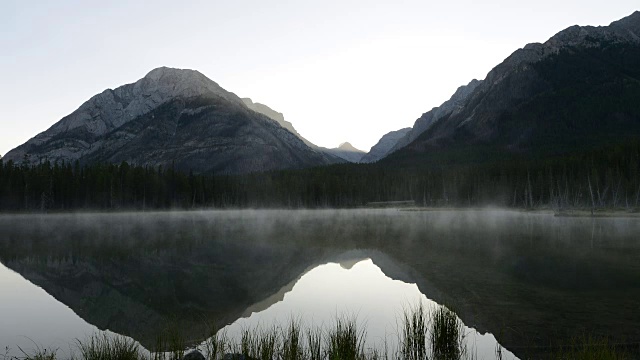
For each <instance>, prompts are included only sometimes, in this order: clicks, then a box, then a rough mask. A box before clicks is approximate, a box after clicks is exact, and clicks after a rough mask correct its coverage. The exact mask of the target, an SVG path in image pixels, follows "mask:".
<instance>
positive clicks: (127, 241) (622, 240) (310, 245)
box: [0, 210, 640, 357]
mask: <svg viewBox="0 0 640 360" xmlns="http://www.w3.org/2000/svg"><path fill="white" fill-rule="evenodd" d="M639 233H640V224H639V222H638V221H637V220H636V219H579V218H555V217H553V216H551V215H546V214H535V213H520V212H509V211H424V212H405V211H397V210H303V211H274V210H264V211H258V210H255V211H252V210H247V211H202V212H177V213H131V214H127V213H123V214H69V215H45V216H32V215H17V216H0V234H2V235H1V237H0V261H1V262H2V264H4V265H5V266H6V267H8V268H10V269H12V270H13V271H16V272H17V273H19V274H20V275H21V276H22V277H24V278H25V279H27V280H28V281H30V282H31V283H33V284H35V285H37V286H39V287H41V288H42V289H44V290H45V291H46V292H47V293H48V294H50V295H51V296H53V297H54V298H55V299H57V300H58V301H59V302H61V303H63V304H65V305H66V306H68V307H69V308H70V309H71V310H73V312H75V313H76V314H78V315H79V316H80V317H81V318H82V319H84V320H86V321H87V322H88V323H90V324H93V325H95V326H96V327H97V328H99V329H110V330H112V331H114V332H117V333H120V334H124V335H127V336H131V337H132V338H134V339H136V340H138V341H140V342H141V343H142V344H143V345H145V346H147V347H149V346H150V345H152V344H153V342H154V340H155V336H156V335H157V334H158V332H159V331H162V329H165V328H166V327H167V325H168V324H170V325H171V326H172V327H173V328H176V330H179V331H181V332H182V333H183V334H185V335H186V336H187V337H188V338H189V339H190V340H193V341H200V340H202V336H203V334H205V329H206V324H205V323H206V321H205V320H215V321H216V325H217V327H218V328H222V327H224V326H225V325H227V324H230V323H232V322H234V321H235V320H237V319H238V318H240V317H242V316H243V315H249V314H251V312H256V311H260V310H264V309H268V308H269V306H270V305H271V304H272V303H274V302H277V301H279V300H281V299H282V298H283V297H284V294H286V293H287V291H289V290H290V289H291V288H292V287H293V286H294V285H295V284H296V281H297V280H298V279H300V278H301V277H303V276H304V274H305V273H307V272H309V271H311V269H313V268H315V267H316V266H319V265H322V264H326V263H327V262H343V263H344V264H346V263H347V261H345V259H344V258H342V259H341V257H344V254H350V253H353V252H354V251H355V252H357V254H358V255H357V256H355V258H351V259H346V260H359V259H363V258H370V259H371V260H372V261H373V264H375V265H376V266H378V267H379V268H380V269H381V271H382V272H383V273H384V274H385V275H386V276H387V277H389V278H391V279H394V280H400V281H402V282H404V283H408V284H410V283H414V284H416V285H417V288H418V289H419V292H420V293H422V294H426V295H427V297H428V298H430V299H433V300H434V301H436V302H438V303H440V304H443V303H446V304H451V305H452V306H453V307H454V308H455V310H456V312H457V314H458V316H460V318H461V319H462V320H463V322H464V323H465V324H466V325H467V326H470V327H473V328H475V329H477V330H478V331H479V332H481V333H485V332H489V333H492V334H495V336H496V337H497V338H498V341H499V342H500V343H501V344H502V345H504V346H505V347H506V348H507V349H510V350H511V351H513V352H514V353H515V354H516V355H518V356H520V357H525V356H523V354H530V353H532V352H536V351H544V346H546V345H547V344H554V342H555V343H557V342H565V343H566V342H568V341H569V340H570V339H571V338H572V337H574V336H576V335H581V334H584V333H587V334H592V335H595V336H607V337H609V338H610V339H611V341H612V342H616V343H634V342H635V343H637V342H638V339H640V329H639V328H638V327H637V326H636V324H637V323H639V322H640V312H638V311H636V310H637V309H638V307H639V305H640V261H638V259H640V239H638V236H637V234H639ZM353 266H354V269H355V268H357V266H358V265H357V264H356V265H353ZM347 267H348V266H347ZM9 286H10V287H11V286H12V285H9ZM318 286H320V285H318ZM3 290H4V289H3ZM3 293H4V292H3ZM336 296H340V295H339V294H338V295H336ZM5 299H6V296H4V295H3V296H0V302H2V301H5ZM360 300H361V301H362V302H366V301H367V299H366V296H361V299H360ZM404 300H405V299H399V301H404ZM408 300H411V299H408ZM0 305H1V304H0ZM364 306H366V305H363V307H364ZM2 308H3V307H2V306H0V309H2ZM338 310H339V309H338ZM356 310H357V309H356ZM2 311H3V310H0V312H2ZM386 311H398V310H396V309H388V310H386ZM1 315H2V314H0V316H1ZM358 315H359V316H360V317H363V319H369V321H371V319H372V318H373V316H369V315H366V314H363V313H362V312H360V313H358ZM30 320H31V319H28V318H25V319H24V322H25V323H26V324H28V323H29V322H30ZM282 320H283V319H280V321H282ZM285 320H286V319H285ZM372 331H373V332H375V331H378V330H371V329H367V332H369V333H371V332H372ZM27 335H28V334H27ZM70 341H73V340H72V339H71V340H70ZM3 345H4V344H3ZM540 345H543V346H542V347H541V346H540ZM541 348H542V350H541Z"/></svg>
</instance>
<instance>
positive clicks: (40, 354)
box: [4, 345, 57, 360]
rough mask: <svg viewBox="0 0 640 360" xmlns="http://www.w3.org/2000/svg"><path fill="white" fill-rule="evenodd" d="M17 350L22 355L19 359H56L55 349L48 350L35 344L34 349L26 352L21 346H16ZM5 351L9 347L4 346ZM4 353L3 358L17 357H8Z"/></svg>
mask: <svg viewBox="0 0 640 360" xmlns="http://www.w3.org/2000/svg"><path fill="white" fill-rule="evenodd" d="M18 350H20V352H21V353H22V355H23V356H22V357H21V358H20V359H23V360H56V358H57V355H56V351H53V350H49V349H46V348H40V347H39V346H37V345H36V348H35V350H33V351H32V352H26V351H24V350H22V348H20V347H18ZM5 351H6V353H8V352H9V347H6V348H5ZM6 353H5V355H4V358H5V359H18V358H9V357H8V356H7V355H6Z"/></svg>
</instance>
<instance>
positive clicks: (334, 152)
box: [242, 98, 360, 164]
mask: <svg viewBox="0 0 640 360" xmlns="http://www.w3.org/2000/svg"><path fill="white" fill-rule="evenodd" d="M242 101H243V102H244V104H245V105H246V106H247V107H248V108H249V109H251V110H253V111H255V112H257V113H260V114H263V115H266V116H268V117H269V118H271V119H273V120H275V121H276V122H277V123H278V124H280V126H282V127H283V128H285V129H287V130H289V131H290V132H291V133H292V134H293V135H295V136H297V137H298V138H300V140H302V141H303V142H304V143H305V144H306V145H307V146H308V147H310V148H312V149H313V150H316V151H319V152H322V153H323V154H324V155H325V157H326V158H327V160H328V161H329V163H331V164H336V163H344V162H346V161H349V160H348V159H346V158H345V157H343V156H339V154H341V153H343V152H342V151H340V150H339V149H337V148H336V149H327V148H325V147H321V146H318V145H316V144H314V143H312V142H311V141H309V140H307V139H305V138H304V137H303V136H302V135H300V134H299V133H298V131H297V130H296V129H295V128H294V127H293V124H291V123H290V122H288V121H286V120H285V119H284V115H283V114H282V113H281V112H277V111H275V110H273V109H271V108H270V107H269V106H267V105H264V104H260V103H254V102H253V100H251V99H250V98H242ZM356 151H360V150H357V149H356ZM343 155H344V154H343ZM347 157H349V156H348V154H347ZM351 157H353V156H351Z"/></svg>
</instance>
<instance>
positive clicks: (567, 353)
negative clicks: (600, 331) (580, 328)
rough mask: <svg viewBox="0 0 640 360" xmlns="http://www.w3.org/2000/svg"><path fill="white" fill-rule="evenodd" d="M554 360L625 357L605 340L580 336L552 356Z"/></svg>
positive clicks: (593, 359)
mask: <svg viewBox="0 0 640 360" xmlns="http://www.w3.org/2000/svg"><path fill="white" fill-rule="evenodd" d="M554 358H555V359H556V360H621V359H626V358H627V357H626V355H625V354H624V353H623V352H621V351H618V350H617V349H616V347H615V346H613V345H611V344H609V341H608V340H607V339H601V338H594V337H592V336H582V337H578V338H574V339H573V340H572V343H571V345H570V346H567V347H564V348H562V349H561V350H560V351H559V352H558V353H557V354H555V355H554Z"/></svg>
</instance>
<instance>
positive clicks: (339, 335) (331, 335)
mask: <svg viewBox="0 0 640 360" xmlns="http://www.w3.org/2000/svg"><path fill="white" fill-rule="evenodd" d="M364 337H365V332H364V330H363V331H359V330H358V326H357V324H356V321H355V319H354V318H347V317H341V318H337V319H336V324H335V327H334V328H333V329H331V330H329V332H328V333H327V340H326V352H327V357H326V358H327V359H328V360H355V359H358V360H360V359H365V358H366V357H365V354H364Z"/></svg>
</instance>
